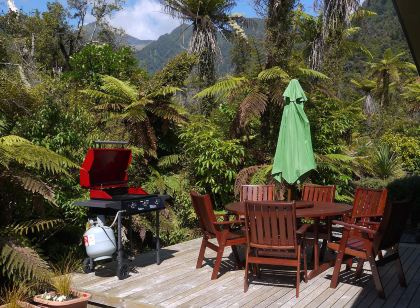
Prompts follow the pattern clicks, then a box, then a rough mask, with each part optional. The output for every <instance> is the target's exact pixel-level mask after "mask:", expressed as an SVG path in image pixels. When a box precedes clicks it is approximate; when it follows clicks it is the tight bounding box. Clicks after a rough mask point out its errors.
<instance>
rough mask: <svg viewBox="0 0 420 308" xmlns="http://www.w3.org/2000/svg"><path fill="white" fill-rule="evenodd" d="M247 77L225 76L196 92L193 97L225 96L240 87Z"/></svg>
mask: <svg viewBox="0 0 420 308" xmlns="http://www.w3.org/2000/svg"><path fill="white" fill-rule="evenodd" d="M246 81H247V79H246V78H245V77H227V78H226V79H223V80H221V81H219V82H217V83H215V84H214V85H212V86H210V87H208V88H205V89H204V90H202V91H201V92H199V93H197V94H196V95H195V96H194V98H205V97H215V96H225V95H227V94H230V93H231V92H232V91H234V90H237V89H238V88H239V87H241V86H242V85H243V84H244V83H245V82H246Z"/></svg>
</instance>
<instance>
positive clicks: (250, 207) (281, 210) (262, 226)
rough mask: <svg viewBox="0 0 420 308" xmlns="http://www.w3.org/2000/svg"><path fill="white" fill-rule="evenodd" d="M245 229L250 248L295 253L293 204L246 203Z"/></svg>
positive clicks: (294, 213) (294, 210)
mask: <svg viewBox="0 0 420 308" xmlns="http://www.w3.org/2000/svg"><path fill="white" fill-rule="evenodd" d="M245 228H246V230H247V240H248V245H250V246H251V247H254V248H261V249H275V248H278V249H294V250H295V252H296V251H297V250H296V248H297V239H296V205H295V202H280V201H271V202H270V201H269V202H267V201H264V202H261V201H247V202H246V203H245Z"/></svg>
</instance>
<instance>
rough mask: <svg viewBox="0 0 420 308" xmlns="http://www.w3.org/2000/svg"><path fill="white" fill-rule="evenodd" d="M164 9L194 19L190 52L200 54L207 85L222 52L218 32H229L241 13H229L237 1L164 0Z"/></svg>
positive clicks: (210, 80)
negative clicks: (237, 14) (236, 14)
mask: <svg viewBox="0 0 420 308" xmlns="http://www.w3.org/2000/svg"><path fill="white" fill-rule="evenodd" d="M161 2H162V4H163V5H164V8H165V11H166V12H167V13H168V14H170V15H172V16H173V17H176V18H179V19H181V20H183V21H186V22H191V23H192V27H193V34H192V37H191V41H190V46H189V50H190V52H193V53H196V54H197V55H198V56H199V60H200V61H199V65H198V70H199V75H200V77H201V78H202V81H204V84H205V85H207V86H208V85H210V84H213V83H214V81H215V61H216V58H217V57H218V56H219V55H220V50H219V47H218V44H217V38H216V33H217V32H218V31H221V32H223V33H229V32H231V30H232V22H234V21H235V20H237V19H241V17H240V16H236V17H235V16H229V12H230V10H231V9H232V8H233V7H234V5H235V1H234V0H161Z"/></svg>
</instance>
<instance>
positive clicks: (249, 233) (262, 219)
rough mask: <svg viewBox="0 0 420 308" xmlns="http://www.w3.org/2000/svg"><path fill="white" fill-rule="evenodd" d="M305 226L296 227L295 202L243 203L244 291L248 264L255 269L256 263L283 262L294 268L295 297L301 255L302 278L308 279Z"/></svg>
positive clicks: (297, 292)
mask: <svg viewBox="0 0 420 308" xmlns="http://www.w3.org/2000/svg"><path fill="white" fill-rule="evenodd" d="M308 227H309V225H307V224H305V225H302V226H301V227H300V228H299V230H296V205H295V203H294V202H276V201H271V202H267V201H265V202H261V201H247V202H246V204H245V229H246V240H247V251H246V265H245V277H244V292H246V291H247V290H248V286H249V282H248V272H249V264H254V269H255V268H256V266H257V265H258V264H269V265H283V266H292V267H296V297H298V296H299V283H300V280H301V264H300V263H301V256H302V254H303V267H304V280H305V282H307V281H308V278H307V264H306V254H305V245H304V243H305V242H304V233H305V231H306V229H307V228H308ZM254 274H255V272H254Z"/></svg>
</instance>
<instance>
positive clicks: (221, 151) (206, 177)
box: [180, 117, 245, 203]
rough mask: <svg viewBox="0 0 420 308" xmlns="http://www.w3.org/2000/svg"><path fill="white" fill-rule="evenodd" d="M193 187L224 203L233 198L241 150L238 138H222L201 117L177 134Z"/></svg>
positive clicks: (213, 127)
mask: <svg viewBox="0 0 420 308" xmlns="http://www.w3.org/2000/svg"><path fill="white" fill-rule="evenodd" d="M180 139H181V142H182V145H183V149H184V153H185V158H186V159H187V160H188V166H189V167H188V168H189V169H190V170H189V172H190V174H191V176H192V178H193V179H194V181H195V182H194V183H192V184H194V186H198V187H201V188H204V189H205V190H206V191H207V192H211V193H214V194H215V196H216V199H219V200H220V201H222V203H225V202H226V201H227V199H228V198H229V197H232V198H233V184H234V182H235V177H236V174H237V172H238V169H239V165H240V163H241V161H242V160H243V158H244V155H245V151H244V148H243V146H241V145H240V144H239V140H235V139H226V138H225V137H224V136H223V135H222V133H221V132H220V129H219V128H218V127H217V126H216V125H215V124H213V123H211V122H209V121H208V120H206V119H205V118H204V117H196V118H195V119H193V121H192V122H191V123H189V124H188V125H186V126H185V127H183V129H182V132H181V134H180Z"/></svg>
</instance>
